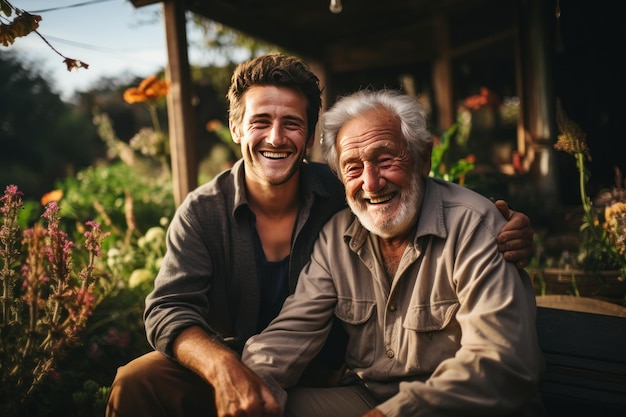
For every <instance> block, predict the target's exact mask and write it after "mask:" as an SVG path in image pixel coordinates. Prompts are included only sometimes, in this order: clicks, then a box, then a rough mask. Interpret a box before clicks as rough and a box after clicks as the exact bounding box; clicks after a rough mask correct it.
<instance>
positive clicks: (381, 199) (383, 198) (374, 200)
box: [365, 193, 396, 204]
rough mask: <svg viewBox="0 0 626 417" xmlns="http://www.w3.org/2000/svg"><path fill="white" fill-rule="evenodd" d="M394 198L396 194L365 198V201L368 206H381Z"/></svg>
mask: <svg viewBox="0 0 626 417" xmlns="http://www.w3.org/2000/svg"><path fill="white" fill-rule="evenodd" d="M395 196H396V193H389V194H385V195H381V196H376V197H370V198H366V199H365V201H367V202H368V203H369V204H382V203H386V202H387V201H389V200H391V199H392V198H394V197H395Z"/></svg>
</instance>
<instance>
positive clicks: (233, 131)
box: [228, 119, 241, 145]
mask: <svg viewBox="0 0 626 417" xmlns="http://www.w3.org/2000/svg"><path fill="white" fill-rule="evenodd" d="M228 129H229V130H230V136H231V138H232V139H233V142H235V143H236V144H238V145H239V144H241V132H240V131H239V125H238V124H237V123H235V122H233V121H232V120H231V119H228Z"/></svg>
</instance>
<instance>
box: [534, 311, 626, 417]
mask: <svg viewBox="0 0 626 417" xmlns="http://www.w3.org/2000/svg"><path fill="white" fill-rule="evenodd" d="M537 310H538V311H537V330H538V335H539V343H540V345H541V349H542V351H543V354H544V357H545V361H546V373H545V378H544V382H543V386H542V394H543V399H544V403H545V405H546V408H547V411H548V416H549V417H560V416H568V417H575V416H584V417H611V416H616V417H617V416H619V417H624V416H626V317H619V316H616V315H608V314H597V313H589V312H583V311H571V310H565V309H561V308H554V307H545V306H542V305H541V303H540V302H539V301H538V308H537ZM622 311H623V312H625V314H626V308H624V309H623V310H622Z"/></svg>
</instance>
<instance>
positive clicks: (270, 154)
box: [261, 151, 289, 159]
mask: <svg viewBox="0 0 626 417" xmlns="http://www.w3.org/2000/svg"><path fill="white" fill-rule="evenodd" d="M261 154H262V155H263V156H264V157H266V158H271V159H281V158H287V156H289V154H288V153H287V152H267V151H266V152H261Z"/></svg>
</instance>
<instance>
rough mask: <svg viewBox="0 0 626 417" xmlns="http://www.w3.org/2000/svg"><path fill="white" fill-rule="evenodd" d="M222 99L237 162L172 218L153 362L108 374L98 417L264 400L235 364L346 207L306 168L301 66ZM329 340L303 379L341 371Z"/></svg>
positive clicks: (312, 79) (305, 87)
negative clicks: (103, 409) (226, 101)
mask: <svg viewBox="0 0 626 417" xmlns="http://www.w3.org/2000/svg"><path fill="white" fill-rule="evenodd" d="M228 99H229V101H230V114H229V118H230V129H231V133H232V137H233V140H234V141H235V142H236V143H238V144H240V145H241V150H242V155H243V158H242V160H240V161H238V162H237V163H236V164H235V165H234V166H233V168H232V169H231V170H229V171H226V172H223V173H222V174H220V175H218V176H217V177H216V178H215V179H213V180H212V181H210V182H209V183H207V184H205V185H202V186H200V187H199V188H198V189H196V190H195V191H193V192H192V193H190V194H189V196H188V197H187V198H186V200H185V201H184V202H183V204H182V205H181V207H180V208H179V209H178V211H177V213H176V215H175V216H174V218H173V220H172V223H171V225H170V227H169V230H168V237H167V254H166V256H165V258H164V261H163V265H162V267H161V270H160V272H159V274H158V276H157V278H156V280H155V288H154V290H153V291H152V293H151V294H150V295H149V296H148V297H147V299H146V310H145V324H146V333H147V336H148V340H149V341H150V343H151V345H152V346H153V347H154V348H155V352H151V353H148V354H146V355H144V356H142V357H140V358H137V359H136V360H134V361H131V362H130V363H129V364H127V365H126V366H123V367H121V368H120V369H119V370H118V373H117V375H116V378H115V380H114V382H113V384H112V387H111V393H110V396H109V402H108V406H107V416H132V417H139V416H150V417H157V416H178V415H183V414H184V415H203V416H211V415H218V416H226V415H235V414H237V413H239V412H242V411H243V412H245V411H246V410H251V409H255V408H258V407H259V404H261V403H262V402H264V401H265V402H267V403H268V404H269V403H272V402H273V401H274V400H273V397H272V395H271V394H270V393H269V391H268V390H267V387H265V385H264V384H263V382H262V381H261V379H259V378H258V377H257V376H256V375H255V374H254V372H252V371H251V370H250V369H248V368H247V367H246V366H245V365H243V364H242V362H241V360H240V356H239V353H240V351H241V349H242V347H243V344H244V343H245V342H246V340H247V339H248V338H249V337H250V336H252V335H253V334H256V333H258V332H260V331H261V330H262V329H263V328H265V327H266V326H267V324H268V323H269V322H270V321H271V320H272V319H273V318H274V317H275V316H276V315H277V314H278V312H279V310H280V308H281V306H282V304H283V301H284V299H285V298H286V297H287V295H288V294H290V293H292V292H293V291H294V289H295V285H296V282H297V279H298V275H299V274H300V271H301V270H302V268H303V267H304V265H305V264H306V263H307V262H308V261H309V259H310V256H311V252H312V248H313V244H314V242H315V240H316V239H317V237H318V234H319V231H320V230H321V228H322V226H323V225H324V224H325V223H326V222H327V221H328V220H329V219H330V218H331V217H332V216H333V215H334V214H335V213H336V212H338V211H339V210H341V209H342V208H345V193H344V189H343V186H342V184H341V183H340V182H339V181H338V179H337V178H336V176H335V175H334V174H333V173H332V172H331V171H330V170H329V169H328V167H327V166H326V165H324V164H318V163H311V162H306V161H305V155H306V152H307V150H308V149H309V147H310V146H311V145H312V144H313V139H314V132H315V126H316V124H317V120H318V115H319V111H320V107H321V90H320V86H319V81H318V79H317V77H316V76H315V75H314V74H313V73H312V72H311V71H310V70H309V69H308V67H307V66H306V64H304V63H303V62H302V61H301V60H299V59H297V58H295V57H291V56H284V55H266V56H262V57H258V58H254V59H252V60H250V61H248V62H246V63H243V64H241V65H240V66H239V67H238V68H237V69H236V70H235V73H234V74H233V77H232V84H231V86H230V89H229V92H228ZM502 206H503V209H502V210H503V211H502V212H503V216H504V217H506V218H507V219H509V220H510V221H509V223H507V225H506V226H504V227H503V229H502V233H501V234H500V236H499V239H502V250H503V251H505V250H506V251H508V252H505V256H511V258H510V259H511V260H512V261H513V262H517V261H522V262H523V261H524V260H525V259H526V258H527V257H528V256H529V255H530V252H531V242H532V228H531V227H530V223H529V221H528V218H527V217H526V216H524V215H523V214H521V213H514V212H511V211H509V210H508V209H507V208H506V204H503V205H502ZM503 222H504V218H503ZM494 242H495V237H494ZM337 329H339V330H338V331H337V332H336V333H333V336H331V337H330V338H329V342H328V343H327V347H326V348H325V349H323V350H322V352H321V353H320V355H319V357H318V361H317V362H315V365H314V366H312V367H311V370H312V371H315V370H320V369H325V368H329V369H331V370H332V369H334V368H337V369H340V368H341V366H342V365H343V359H344V358H343V353H344V351H345V333H343V331H342V330H341V329H340V328H337ZM307 375H310V373H307ZM305 379H306V378H305ZM301 382H302V383H303V384H305V381H304V380H303V381H301ZM274 404H275V402H274ZM277 410H278V408H277V407H275V411H276V412H277Z"/></svg>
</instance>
